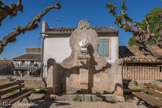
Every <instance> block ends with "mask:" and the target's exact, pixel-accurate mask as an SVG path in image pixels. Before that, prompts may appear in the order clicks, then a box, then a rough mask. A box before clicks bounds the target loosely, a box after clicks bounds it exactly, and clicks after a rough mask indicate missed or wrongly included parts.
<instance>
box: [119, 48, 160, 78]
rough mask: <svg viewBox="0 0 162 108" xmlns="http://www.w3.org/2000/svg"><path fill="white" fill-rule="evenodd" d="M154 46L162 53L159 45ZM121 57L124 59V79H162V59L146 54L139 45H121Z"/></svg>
mask: <svg viewBox="0 0 162 108" xmlns="http://www.w3.org/2000/svg"><path fill="white" fill-rule="evenodd" d="M152 48H153V49H154V50H155V51H156V52H158V53H162V49H160V48H159V47H158V46H152ZM119 58H120V59H122V60H123V79H126V80H162V60H160V59H157V58H155V57H154V56H151V55H147V56H146V55H144V54H143V53H142V52H141V51H140V50H139V47H138V46H130V47H128V46H119Z"/></svg>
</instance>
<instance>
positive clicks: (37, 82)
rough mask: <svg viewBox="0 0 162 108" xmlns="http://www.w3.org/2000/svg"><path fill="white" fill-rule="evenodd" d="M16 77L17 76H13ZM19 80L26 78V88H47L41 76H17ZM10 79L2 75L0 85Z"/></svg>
mask: <svg viewBox="0 0 162 108" xmlns="http://www.w3.org/2000/svg"><path fill="white" fill-rule="evenodd" d="M13 78H16V77H13ZM16 79H17V80H24V82H25V87H26V88H34V89H40V88H45V84H44V82H43V80H42V79H41V78H32V77H31V78H21V77H17V78H16ZM9 82H10V80H9V79H8V78H7V76H0V85H2V84H5V83H9Z"/></svg>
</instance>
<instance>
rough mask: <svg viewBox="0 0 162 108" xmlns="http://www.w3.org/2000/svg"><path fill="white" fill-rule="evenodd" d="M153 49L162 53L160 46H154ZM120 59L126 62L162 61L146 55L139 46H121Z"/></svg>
mask: <svg viewBox="0 0 162 108" xmlns="http://www.w3.org/2000/svg"><path fill="white" fill-rule="evenodd" d="M152 48H153V49H154V50H155V51H156V52H159V53H162V49H160V48H159V47H158V46H152ZM119 58H120V59H122V60H124V61H139V62H140V61H162V60H158V59H157V58H155V57H153V56H151V55H144V54H143V53H142V52H141V51H140V50H139V47H138V46H119Z"/></svg>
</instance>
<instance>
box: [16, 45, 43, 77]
mask: <svg viewBox="0 0 162 108" xmlns="http://www.w3.org/2000/svg"><path fill="white" fill-rule="evenodd" d="M13 64H14V66H15V68H14V75H16V74H17V73H18V74H19V75H21V76H23V74H24V73H25V72H27V73H28V74H30V73H31V72H32V73H34V72H35V71H36V70H37V69H39V68H40V67H41V48H26V54H24V55H21V56H18V57H15V58H13Z"/></svg>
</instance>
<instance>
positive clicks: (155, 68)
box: [123, 62, 162, 80]
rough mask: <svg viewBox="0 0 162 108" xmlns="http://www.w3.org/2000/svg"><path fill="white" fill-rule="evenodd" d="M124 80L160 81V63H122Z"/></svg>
mask: <svg viewBox="0 0 162 108" xmlns="http://www.w3.org/2000/svg"><path fill="white" fill-rule="evenodd" d="M123 79H125V80H162V63H128V62H124V63H123Z"/></svg>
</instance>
